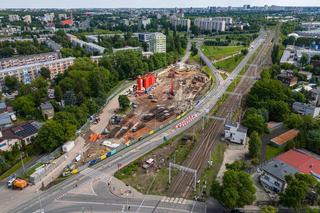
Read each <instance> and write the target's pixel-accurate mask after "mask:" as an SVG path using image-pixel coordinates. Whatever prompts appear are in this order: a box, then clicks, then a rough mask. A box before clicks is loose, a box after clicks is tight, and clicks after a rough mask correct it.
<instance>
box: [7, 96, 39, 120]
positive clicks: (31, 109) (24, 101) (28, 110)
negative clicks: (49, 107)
mask: <svg viewBox="0 0 320 213" xmlns="http://www.w3.org/2000/svg"><path fill="white" fill-rule="evenodd" d="M12 106H13V109H14V110H15V111H16V112H17V114H18V115H19V116H22V117H24V118H27V119H31V118H34V117H35V115H36V111H37V110H36V105H35V103H34V102H33V100H32V98H30V96H21V97H17V98H16V99H15V100H13V101H12Z"/></svg>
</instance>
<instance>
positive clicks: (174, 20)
mask: <svg viewBox="0 0 320 213" xmlns="http://www.w3.org/2000/svg"><path fill="white" fill-rule="evenodd" d="M170 23H171V25H173V26H174V27H177V26H181V27H185V28H186V29H187V31H189V30H190V27H191V20H190V19H185V18H178V17H176V16H171V17H170Z"/></svg>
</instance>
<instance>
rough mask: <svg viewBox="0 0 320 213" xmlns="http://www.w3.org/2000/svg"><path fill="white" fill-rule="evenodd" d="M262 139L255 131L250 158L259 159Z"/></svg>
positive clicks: (250, 143)
mask: <svg viewBox="0 0 320 213" xmlns="http://www.w3.org/2000/svg"><path fill="white" fill-rule="evenodd" d="M261 146H262V142H261V138H260V136H259V134H258V133H257V132H256V131H253V132H252V133H251V135H250V140H249V156H250V157H251V158H258V157H259V156H260V152H261Z"/></svg>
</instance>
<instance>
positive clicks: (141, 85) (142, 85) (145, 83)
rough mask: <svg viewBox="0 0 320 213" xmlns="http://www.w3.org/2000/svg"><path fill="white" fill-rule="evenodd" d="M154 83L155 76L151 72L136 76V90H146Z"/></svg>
mask: <svg viewBox="0 0 320 213" xmlns="http://www.w3.org/2000/svg"><path fill="white" fill-rule="evenodd" d="M155 83H156V77H155V76H154V74H153V73H148V74H146V75H144V76H142V77H141V76H138V78H137V91H142V90H146V89H148V88H149V87H151V86H153V85H154V84H155Z"/></svg>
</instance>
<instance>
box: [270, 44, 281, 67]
mask: <svg viewBox="0 0 320 213" xmlns="http://www.w3.org/2000/svg"><path fill="white" fill-rule="evenodd" d="M279 58H280V47H279V45H274V46H273V49H272V53H271V59H272V63H273V64H278V63H279Z"/></svg>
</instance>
